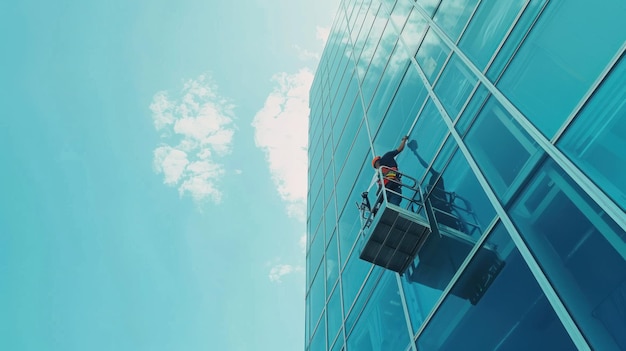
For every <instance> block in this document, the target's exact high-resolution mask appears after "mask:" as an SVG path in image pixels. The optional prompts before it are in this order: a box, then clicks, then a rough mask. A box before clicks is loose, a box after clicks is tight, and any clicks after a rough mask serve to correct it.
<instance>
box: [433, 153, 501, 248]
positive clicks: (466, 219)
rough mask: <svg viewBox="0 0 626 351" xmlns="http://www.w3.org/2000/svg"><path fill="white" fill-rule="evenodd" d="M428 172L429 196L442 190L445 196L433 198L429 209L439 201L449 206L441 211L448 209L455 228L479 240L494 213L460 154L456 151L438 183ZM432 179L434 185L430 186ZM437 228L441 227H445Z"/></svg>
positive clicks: (435, 176) (435, 175) (434, 174)
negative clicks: (457, 227)
mask: <svg viewBox="0 0 626 351" xmlns="http://www.w3.org/2000/svg"><path fill="white" fill-rule="evenodd" d="M430 172H431V173H432V176H431V178H430V179H429V185H430V187H431V189H434V190H433V191H432V194H433V195H432V196H436V195H437V192H436V190H437V189H438V188H441V189H444V190H445V193H447V194H449V195H445V197H444V196H443V195H442V196H436V197H437V198H439V199H434V201H433V207H434V206H435V204H436V203H437V202H438V201H440V200H445V201H446V202H451V205H446V206H445V207H444V206H442V208H443V209H444V210H445V209H447V206H451V207H452V212H451V213H452V214H453V216H454V217H456V218H457V219H456V221H460V222H462V224H459V225H458V226H459V228H465V229H463V230H462V231H463V232H464V233H465V234H468V235H471V236H473V237H475V238H477V237H478V236H480V235H481V234H482V232H483V231H484V230H485V229H486V226H487V225H488V224H489V223H491V221H492V220H493V218H494V217H495V215H496V212H495V210H494V208H493V206H492V205H491V202H490V201H489V199H488V198H487V195H486V194H485V191H484V190H483V188H482V186H481V185H480V183H478V179H476V176H475V175H474V173H473V172H472V170H471V168H470V167H469V164H468V163H467V161H466V159H465V157H464V156H463V154H462V153H461V152H460V151H457V152H456V154H455V155H454V156H453V157H452V160H451V161H450V164H449V165H448V167H447V168H446V169H445V170H444V172H443V174H442V176H441V177H440V178H439V179H438V178H437V177H438V176H437V172H436V170H430ZM435 179H436V183H434V184H435V185H434V186H433V185H432V184H433V182H434V181H435ZM444 179H445V186H444V183H443V180H444ZM444 212H448V211H444ZM448 213H449V212H448ZM449 223H451V221H450V222H449ZM440 224H444V225H445V223H440ZM453 229H454V228H453Z"/></svg>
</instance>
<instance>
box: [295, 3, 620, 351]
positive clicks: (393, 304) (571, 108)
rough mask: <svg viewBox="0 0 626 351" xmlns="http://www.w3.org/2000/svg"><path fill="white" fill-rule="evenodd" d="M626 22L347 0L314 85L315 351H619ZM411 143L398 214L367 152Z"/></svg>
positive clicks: (599, 11)
mask: <svg viewBox="0 0 626 351" xmlns="http://www.w3.org/2000/svg"><path fill="white" fill-rule="evenodd" d="M624 18H626V4H625V2H624V1H623V0H602V1H599V2H594V3H591V2H588V1H582V0H551V1H548V0H510V1H496V0H482V1H480V0H442V1H437V0H417V1H411V0H396V1H393V0H344V1H341V4H340V6H339V10H338V12H337V15H336V18H335V20H334V23H333V27H332V30H331V34H330V37H329V40H328V43H327V46H326V48H325V50H324V53H323V56H322V59H321V62H320V65H319V67H318V70H317V73H316V76H315V81H314V83H313V86H312V88H311V93H310V107H311V115H310V128H309V195H308V221H307V226H308V228H307V230H308V240H307V244H308V245H307V247H308V250H307V290H306V291H307V293H306V330H305V336H306V342H305V344H306V345H305V349H306V350H310V351H319V350H333V351H335V350H348V351H355V350H356V351H369V350H385V351H394V350H398V351H405V350H496V349H497V350H575V349H581V350H585V349H595V350H620V349H626V215H625V212H624V210H625V209H626V83H625V82H626V58H625V57H624V56H625V55H624V52H625V51H626V42H625V40H626V25H624V23H625V22H624ZM405 135H406V136H408V138H409V141H408V143H407V144H406V147H405V148H404V149H403V151H402V152H400V154H399V155H398V156H397V157H396V160H397V162H398V168H399V173H400V175H401V177H396V178H395V179H392V180H391V181H392V182H399V183H401V184H402V187H403V189H402V196H403V199H402V202H401V203H400V204H399V205H397V206H396V205H395V204H392V203H389V202H387V201H386V196H385V194H386V192H385V191H381V192H378V190H377V188H378V187H379V185H378V183H384V182H386V181H387V180H385V179H378V181H376V178H375V177H376V175H377V176H378V177H381V176H382V172H377V171H376V170H375V169H374V168H373V167H372V159H373V157H374V156H376V155H382V154H384V153H385V152H387V151H389V150H393V149H396V148H397V147H398V146H399V145H400V141H401V138H402V137H403V136H405ZM382 168H383V167H381V169H382ZM381 180H382V181H381ZM364 192H367V193H366V194H363V193H364ZM377 194H379V195H380V198H379V195H377ZM366 201H369V204H367V203H366ZM368 205H369V206H368Z"/></svg>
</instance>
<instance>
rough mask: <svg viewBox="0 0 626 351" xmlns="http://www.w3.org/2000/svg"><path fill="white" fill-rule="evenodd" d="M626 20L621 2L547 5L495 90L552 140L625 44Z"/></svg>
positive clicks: (574, 1)
mask: <svg viewBox="0 0 626 351" xmlns="http://www.w3.org/2000/svg"><path fill="white" fill-rule="evenodd" d="M624 18H626V6H624V1H623V0H606V1H603V3H602V6H589V2H588V1H584V0H568V1H554V2H550V3H549V4H548V5H547V8H546V10H545V11H544V13H543V14H542V15H541V17H540V18H539V21H538V22H537V24H536V25H535V27H534V28H533V29H532V31H531V32H530V34H529V36H528V38H527V39H526V40H525V42H524V44H523V45H522V47H521V48H520V50H519V52H518V53H517V55H516V57H515V58H514V59H513V60H512V61H511V64H510V65H509V68H508V69H507V71H506V72H505V73H504V75H503V76H502V78H501V80H500V82H499V83H498V87H499V88H500V89H501V90H502V91H503V92H504V93H505V95H507V96H508V97H509V99H510V100H511V101H512V102H513V103H514V104H515V105H516V106H517V107H518V108H519V109H520V110H521V111H522V112H523V113H524V114H525V115H526V116H527V117H528V118H529V120H530V121H531V122H533V124H535V126H537V128H538V129H539V130H540V131H541V132H542V133H543V134H544V135H546V137H548V139H550V138H552V136H553V135H554V134H555V133H556V131H557V130H558V129H559V128H560V127H561V125H562V124H563V122H564V121H565V120H566V118H567V117H568V115H569V114H570V113H571V112H572V109H573V108H574V107H575V106H576V104H578V102H579V101H580V99H581V98H582V97H583V95H584V94H585V93H586V92H587V90H588V89H589V87H590V86H591V84H592V83H593V82H594V81H595V80H596V79H597V77H598V75H599V74H600V72H601V71H602V70H603V69H604V68H605V67H606V65H607V64H608V63H609V61H610V60H611V58H612V57H613V56H614V55H615V54H616V52H617V50H618V49H619V47H620V46H621V45H623V43H624V41H625V40H626V31H624V30H618V28H623V26H624ZM581 23H593V24H594V27H593V30H590V29H589V28H588V27H587V26H584V25H580V24H581Z"/></svg>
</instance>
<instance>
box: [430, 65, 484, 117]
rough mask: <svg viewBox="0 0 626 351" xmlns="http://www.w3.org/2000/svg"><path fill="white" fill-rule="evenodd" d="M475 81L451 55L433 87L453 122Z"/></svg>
mask: <svg viewBox="0 0 626 351" xmlns="http://www.w3.org/2000/svg"><path fill="white" fill-rule="evenodd" d="M477 81H478V78H476V76H474V75H473V74H472V72H471V71H470V70H469V68H468V67H467V66H466V65H465V64H463V62H462V61H461V59H459V57H458V56H457V55H455V54H453V55H452V57H451V58H450V60H449V61H448V64H446V68H445V69H444V70H443V73H442V74H441V77H440V78H439V80H438V81H437V85H436V86H435V92H436V93H437V96H439V100H440V101H441V103H442V104H443V107H444V108H445V109H446V112H448V115H449V116H450V118H451V119H452V120H453V121H454V120H455V119H456V116H457V115H458V114H459V111H461V107H462V106H463V104H464V103H465V100H467V97H468V96H469V94H470V93H471V92H472V89H473V88H474V86H475V85H476V82H477Z"/></svg>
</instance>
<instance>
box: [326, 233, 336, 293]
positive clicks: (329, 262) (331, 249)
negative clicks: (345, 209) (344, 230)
mask: <svg viewBox="0 0 626 351" xmlns="http://www.w3.org/2000/svg"><path fill="white" fill-rule="evenodd" d="M325 259H326V296H330V291H331V290H332V289H333V287H334V286H335V283H336V282H337V278H339V257H338V253H337V236H336V235H335V234H334V233H333V236H332V238H331V239H330V244H328V248H327V249H326V256H325Z"/></svg>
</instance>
